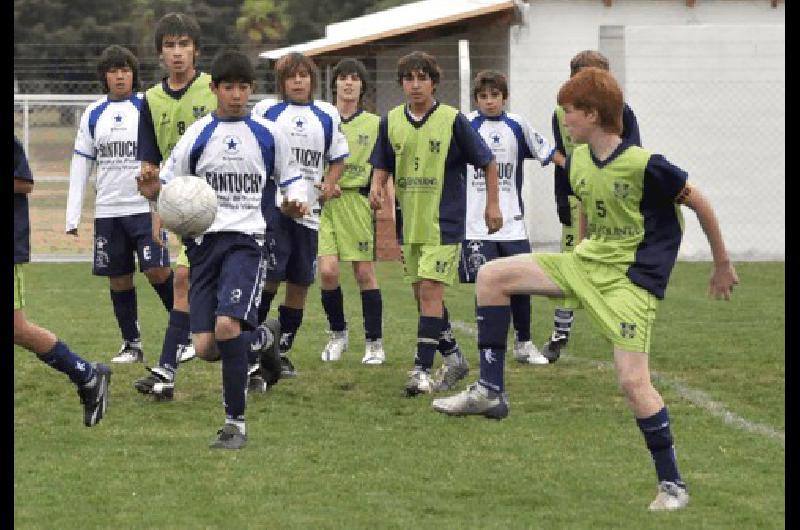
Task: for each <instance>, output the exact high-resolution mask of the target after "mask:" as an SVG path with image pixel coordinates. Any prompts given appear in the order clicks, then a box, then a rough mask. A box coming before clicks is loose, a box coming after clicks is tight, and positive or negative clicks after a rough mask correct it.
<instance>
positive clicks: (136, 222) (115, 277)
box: [66, 45, 173, 362]
mask: <svg viewBox="0 0 800 530" xmlns="http://www.w3.org/2000/svg"><path fill="white" fill-rule="evenodd" d="M138 71H139V63H138V61H137V60H136V57H135V56H134V55H133V53H131V52H130V51H129V50H128V49H127V48H124V47H122V46H117V45H112V46H109V47H108V48H106V49H105V50H103V53H102V54H101V55H100V60H99V61H98V65H97V73H98V75H99V77H100V81H101V82H102V84H103V88H104V90H105V92H106V94H107V95H106V96H103V97H102V98H100V99H98V100H97V101H95V102H94V103H92V104H91V105H89V106H88V107H87V108H86V110H85V111H84V113H83V116H82V117H81V122H80V126H79V127H78V134H77V136H76V137H75V151H74V154H73V155H72V164H71V166H70V173H69V178H70V182H69V193H68V195H67V214H66V232H67V233H68V234H71V235H73V236H75V237H76V238H77V237H78V225H79V224H80V220H81V208H82V206H83V197H84V191H85V189H86V182H87V180H88V179H89V175H90V174H91V173H92V171H93V170H94V168H95V167H96V168H97V178H96V183H95V189H96V190H97V197H96V199H95V220H94V260H93V266H92V273H93V274H95V275H97V276H108V278H109V283H110V286H111V303H112V305H113V307H114V315H115V316H116V318H117V324H118V325H119V329H120V332H121V333H122V347H121V348H120V351H119V353H118V354H117V356H116V357H114V358H113V359H111V361H112V362H131V360H133V361H142V359H143V356H144V354H143V351H142V342H141V338H140V334H139V322H138V311H137V304H136V289H135V288H134V282H133V274H134V271H135V262H134V255H136V256H137V257H138V259H139V270H140V271H141V272H143V273H144V275H145V276H146V277H147V279H148V280H149V281H150V284H151V285H152V286H153V288H154V289H155V290H156V292H157V293H158V296H159V297H160V298H161V301H162V303H163V304H164V308H165V309H166V310H167V311H170V310H171V309H172V301H173V297H172V278H173V276H172V270H171V269H170V267H169V251H168V250H167V247H166V245H164V244H156V243H155V242H154V241H153V235H152V220H151V216H150V206H149V205H148V203H147V199H145V198H144V197H142V196H141V195H140V194H139V192H138V191H137V189H136V176H137V175H138V174H139V170H140V162H139V161H138V160H136V152H137V135H138V129H139V110H140V108H141V106H142V96H141V94H135V93H134V90H135V89H136V88H138V85H139V75H138ZM161 237H162V238H163V240H164V241H166V233H163V232H162V233H161Z"/></svg>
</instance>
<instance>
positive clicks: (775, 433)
mask: <svg viewBox="0 0 800 530" xmlns="http://www.w3.org/2000/svg"><path fill="white" fill-rule="evenodd" d="M450 325H451V326H452V327H453V328H455V329H457V330H459V331H463V332H465V333H469V334H470V335H472V336H475V337H477V336H478V330H477V328H476V327H475V326H474V325H472V324H467V323H465V322H461V321H458V320H451V321H450ZM571 359H575V360H577V361H581V362H589V363H591V364H593V365H595V366H602V367H604V368H611V369H614V363H612V362H609V361H595V360H587V359H581V358H580V357H571ZM650 375H651V376H652V377H653V379H654V380H655V381H656V382H658V383H661V384H662V385H664V386H668V387H671V388H672V389H673V390H674V391H675V392H677V393H678V395H679V396H680V397H682V398H683V399H685V400H686V401H688V402H690V403H692V404H694V405H696V406H698V407H700V408H702V409H703V410H705V411H706V412H708V413H709V414H711V415H712V416H715V417H717V418H721V419H722V421H723V422H725V423H726V424H728V425H731V426H733V427H736V428H738V429H741V430H743V431H747V432H749V433H753V434H760V435H761V436H765V437H767V438H772V439H774V440H778V441H779V442H780V443H781V445H783V446H784V447H785V446H786V434H784V433H783V432H782V431H779V430H777V429H774V428H773V427H770V426H769V425H764V424H762V423H756V422H752V421H750V420H748V419H746V418H743V417H741V416H739V415H737V414H734V413H733V412H731V411H729V410H728V409H727V408H725V404H724V403H720V402H719V401H715V400H714V399H712V398H711V396H709V395H708V394H706V393H705V392H703V391H702V390H697V389H695V388H691V387H690V386H688V385H686V383H683V382H682V381H679V380H677V379H673V378H671V377H668V376H665V375H663V374H661V373H658V372H651V373H650Z"/></svg>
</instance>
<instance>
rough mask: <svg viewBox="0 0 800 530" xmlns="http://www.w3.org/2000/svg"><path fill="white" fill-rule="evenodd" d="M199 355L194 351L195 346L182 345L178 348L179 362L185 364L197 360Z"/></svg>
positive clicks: (190, 344)
mask: <svg viewBox="0 0 800 530" xmlns="http://www.w3.org/2000/svg"><path fill="white" fill-rule="evenodd" d="M196 355H197V353H196V352H195V351H194V344H192V343H191V342H190V343H189V344H181V345H179V346H178V362H179V363H185V362H187V361H191V360H192V359H194V358H195V356H196Z"/></svg>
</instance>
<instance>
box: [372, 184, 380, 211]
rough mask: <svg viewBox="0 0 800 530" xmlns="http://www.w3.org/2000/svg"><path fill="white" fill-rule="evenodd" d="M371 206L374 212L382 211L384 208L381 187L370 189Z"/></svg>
mask: <svg viewBox="0 0 800 530" xmlns="http://www.w3.org/2000/svg"><path fill="white" fill-rule="evenodd" d="M369 206H370V208H372V209H373V210H380V209H381V207H383V189H381V188H380V187H379V186H372V187H371V188H370V189H369Z"/></svg>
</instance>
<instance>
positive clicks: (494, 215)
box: [483, 204, 503, 234]
mask: <svg viewBox="0 0 800 530" xmlns="http://www.w3.org/2000/svg"><path fill="white" fill-rule="evenodd" d="M483 220H484V221H485V222H486V228H488V229H489V233H490V234H494V233H495V232H497V231H498V230H500V229H501V228H503V214H502V213H501V212H500V206H498V205H496V204H494V205H492V204H487V205H486V210H484V212H483Z"/></svg>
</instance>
